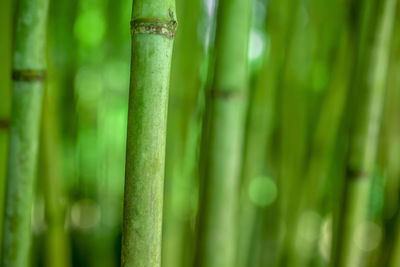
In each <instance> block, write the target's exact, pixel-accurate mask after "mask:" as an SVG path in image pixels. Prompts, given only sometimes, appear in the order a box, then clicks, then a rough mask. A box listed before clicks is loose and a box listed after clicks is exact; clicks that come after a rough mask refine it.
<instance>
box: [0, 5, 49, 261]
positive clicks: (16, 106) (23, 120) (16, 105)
mask: <svg viewBox="0 0 400 267" xmlns="http://www.w3.org/2000/svg"><path fill="white" fill-rule="evenodd" d="M47 7H48V1H47V0H20V1H18V3H17V9H16V24H15V32H14V52H13V75H12V76H13V80H14V84H13V100H12V110H11V123H10V125H11V126H10V127H11V128H10V146H9V161H8V173H7V187H6V190H7V191H6V204H5V205H6V207H5V215H4V225H3V242H2V244H3V251H2V257H1V266H3V267H8V266H15V267H26V266H28V262H29V261H28V255H29V248H30V243H31V242H30V237H31V206H32V202H33V187H34V182H33V181H34V177H35V172H36V160H37V150H38V143H39V128H40V116H41V106H42V92H43V79H44V76H45V63H46V60H45V42H46V20H47Z"/></svg>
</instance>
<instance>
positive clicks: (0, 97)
mask: <svg viewBox="0 0 400 267" xmlns="http://www.w3.org/2000/svg"><path fill="white" fill-rule="evenodd" d="M13 2H14V1H12V0H6V1H1V2H0V17H1V18H2V19H1V20H0V28H1V29H2V35H1V37H0V58H1V59H2V61H1V63H2V64H0V84H1V87H2V90H0V229H3V213H4V212H3V209H4V193H5V188H4V187H5V181H6V172H7V171H6V169H7V167H6V166H7V155H8V153H7V152H8V139H9V136H8V134H9V124H10V122H9V118H10V114H9V113H10V104H11V103H10V102H11V101H10V99H11V96H10V93H11V89H10V88H11V80H10V76H11V56H12V53H11V51H12V47H11V45H12V44H11V39H12V38H11V35H12V27H11V25H12V15H13ZM2 234H3V233H2V231H0V240H2ZM0 244H1V242H0ZM0 255H1V245H0Z"/></svg>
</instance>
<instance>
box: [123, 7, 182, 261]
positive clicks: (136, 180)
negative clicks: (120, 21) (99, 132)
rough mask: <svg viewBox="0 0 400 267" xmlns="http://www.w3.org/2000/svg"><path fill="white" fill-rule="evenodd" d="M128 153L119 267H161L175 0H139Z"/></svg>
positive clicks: (134, 25) (135, 16) (134, 17)
mask: <svg viewBox="0 0 400 267" xmlns="http://www.w3.org/2000/svg"><path fill="white" fill-rule="evenodd" d="M131 26H132V59H131V68H132V70H131V84H130V95H129V112H128V133H127V152H126V176H125V198H124V218H123V237H122V266H124V267H127V266H129V267H132V266H134V267H156V266H157V267H159V266H160V264H161V263H160V262H161V229H162V209H163V187H164V161H165V139H166V122H167V102H168V87H169V75H170V68H171V56H172V48H173V39H174V37H175V31H176V26H177V22H176V15H175V3H174V0H137V1H134V2H133V12H132V21H131Z"/></svg>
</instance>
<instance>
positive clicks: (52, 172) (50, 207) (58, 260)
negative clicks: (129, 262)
mask: <svg viewBox="0 0 400 267" xmlns="http://www.w3.org/2000/svg"><path fill="white" fill-rule="evenodd" d="M49 87H50V86H48V87H47V88H46V89H45V92H44V97H43V103H44V105H43V116H42V133H41V146H40V147H41V153H42V158H41V160H40V161H41V164H40V166H41V167H42V169H43V175H42V177H41V178H42V179H43V185H44V186H43V187H44V188H43V189H44V201H45V210H46V221H47V225H48V228H47V232H46V261H45V262H46V266H47V267H52V266H57V267H69V266H70V265H71V264H70V262H69V247H68V245H69V242H68V239H67V235H66V233H65V230H64V221H65V207H64V205H63V201H64V197H65V196H64V194H63V193H64V192H63V187H62V182H63V175H62V166H61V160H60V144H61V143H60V138H59V136H58V132H59V131H58V125H57V121H56V118H58V117H59V116H58V113H57V112H56V108H55V107H54V102H53V101H52V100H53V99H56V97H55V94H54V92H53V93H52V92H50V88H49ZM51 89H54V88H51Z"/></svg>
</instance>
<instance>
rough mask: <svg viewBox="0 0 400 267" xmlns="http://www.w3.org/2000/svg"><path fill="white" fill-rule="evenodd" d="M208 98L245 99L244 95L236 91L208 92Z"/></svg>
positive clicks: (214, 90)
mask: <svg viewBox="0 0 400 267" xmlns="http://www.w3.org/2000/svg"><path fill="white" fill-rule="evenodd" d="M209 97H210V98H213V99H232V98H245V97H246V93H245V92H243V91H238V90H221V89H219V90H216V89H213V90H210V91H209Z"/></svg>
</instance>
